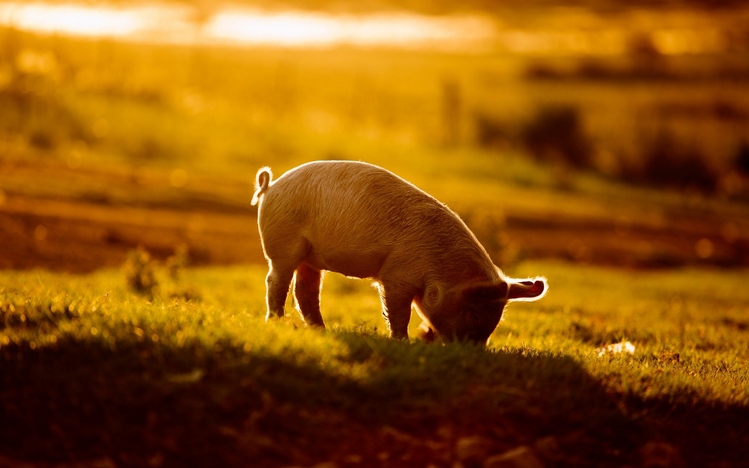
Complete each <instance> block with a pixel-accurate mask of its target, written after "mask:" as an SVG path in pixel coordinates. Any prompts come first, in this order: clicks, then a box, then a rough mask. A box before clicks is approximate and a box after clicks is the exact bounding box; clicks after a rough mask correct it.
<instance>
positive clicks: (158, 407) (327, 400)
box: [0, 332, 749, 466]
mask: <svg viewBox="0 0 749 468" xmlns="http://www.w3.org/2000/svg"><path fill="white" fill-rule="evenodd" d="M333 336H335V337H336V339H338V340H340V341H341V342H342V343H343V344H345V345H346V347H347V349H348V353H345V354H344V356H337V357H335V358H334V359H337V361H335V362H333V363H332V364H331V363H325V364H322V363H320V361H319V359H317V360H314V359H312V358H309V359H307V358H305V357H304V356H301V357H300V356H299V355H294V356H291V355H290V356H284V355H279V354H277V353H276V354H271V353H265V352H263V351H253V352H246V351H244V350H243V349H242V348H240V347H237V346H235V345H233V344H231V343H220V349H219V350H217V349H216V348H210V349H206V348H205V347H204V346H203V345H202V344H200V343H194V344H187V345H186V346H183V347H179V348H177V347H170V346H167V345H165V344H163V343H153V342H150V341H136V340H135V339H134V340H133V341H127V340H121V341H118V343H117V347H116V349H113V348H112V347H111V345H110V344H109V343H107V342H106V341H104V340H101V339H96V337H91V338H90V339H88V340H86V341H79V340H72V339H61V340H59V341H58V342H57V344H56V345H55V346H51V347H38V348H36V349H31V348H30V347H29V346H28V344H25V343H24V344H20V345H15V344H11V345H8V346H4V347H3V348H0V364H1V365H2V372H0V385H1V387H0V410H2V415H3V416H2V418H0V464H2V462H3V459H5V461H8V460H11V461H17V460H37V461H38V460H41V461H47V462H55V463H56V462H61V461H64V462H90V461H91V460H96V461H101V462H109V461H111V462H113V463H115V464H124V465H135V466H145V465H152V466H153V465H163V466H201V465H205V466H208V465H214V466H217V465H221V466H247V465H248V463H250V462H251V464H255V465H262V466H280V465H289V464H303V465H311V464H315V463H318V462H321V461H331V460H334V461H338V462H339V463H342V464H344V465H345V464H346V463H349V462H350V463H354V464H355V462H356V461H357V460H359V463H361V462H362V461H364V462H366V461H367V460H375V461H376V460H380V459H381V457H382V456H383V453H387V454H389V455H388V456H390V455H392V454H395V453H399V454H400V455H399V456H401V457H411V458H410V462H409V464H413V463H416V464H417V465H419V464H420V465H424V466H425V465H426V464H428V463H430V462H434V463H437V464H438V465H441V464H446V465H450V464H452V462H453V461H454V460H455V458H454V457H455V446H456V442H457V441H458V440H460V439H461V438H465V437H471V436H481V437H484V438H486V439H488V440H489V441H490V442H491V443H492V444H493V445H492V446H493V449H494V450H495V451H497V452H502V451H504V450H507V449H511V448H515V447H517V446H519V445H525V444H533V443H534V441H538V440H539V439H541V438H544V437H548V436H551V437H554V440H555V443H556V445H557V450H556V452H555V453H554V454H551V455H549V456H552V457H555V458H554V459H553V460H552V462H553V464H555V465H622V464H631V463H636V462H637V457H638V455H637V451H638V448H639V447H641V446H642V445H643V443H645V442H646V441H647V440H648V439H649V438H650V437H652V431H653V430H658V431H661V432H662V433H661V435H660V437H662V438H663V439H664V440H667V441H669V442H670V443H675V444H679V442H678V441H677V440H676V439H678V438H679V437H682V436H684V433H685V432H687V431H688V432H689V434H690V435H689V437H687V438H686V439H685V440H686V442H683V443H681V445H680V447H683V451H684V453H685V457H686V456H687V455H686V454H689V455H690V456H691V455H695V454H696V455H700V453H699V451H700V450H703V451H704V450H706V447H707V448H709V449H710V450H711V449H712V448H718V449H722V450H723V455H724V458H723V459H728V460H729V461H730V460H736V461H740V460H743V458H741V457H743V446H744V445H743V444H745V443H746V442H747V441H746V440H745V437H746V436H744V439H741V438H740V437H738V436H736V437H731V434H734V433H735V432H736V431H741V430H745V429H746V421H747V420H749V414H748V413H747V409H746V408H744V407H741V408H723V409H719V408H714V407H708V406H707V405H703V404H697V405H696V407H694V406H692V407H688V408H687V407H678V406H673V405H666V404H665V403H663V405H661V403H659V402H645V401H641V400H637V399H635V398H632V397H629V398H624V397H620V396H614V395H611V394H609V393H608V392H606V391H605V389H604V388H603V387H602V386H601V384H600V383H599V382H598V381H596V380H594V379H593V378H591V377H590V376H589V375H588V374H587V372H585V371H584V369H582V368H581V367H580V366H579V365H578V364H577V363H576V362H575V361H574V360H572V359H570V358H569V357H565V356H553V355H549V354H543V353H534V352H529V351H513V352H490V351H485V350H482V349H478V348H475V347H470V346H459V345H450V346H441V345H426V344H421V343H408V342H396V341H393V340H390V339H388V338H385V337H382V336H377V335H366V334H359V333H351V332H339V333H333ZM338 367H346V368H348V369H355V370H356V371H355V372H353V371H350V372H340V371H339V369H338ZM661 406H662V407H661ZM625 408H627V409H625ZM633 414H637V415H639V416H637V417H634V416H632V415H633ZM668 418H676V419H675V424H676V425H677V426H684V429H683V430H682V431H680V430H678V429H675V428H674V427H675V425H674V424H672V423H669V419H668ZM713 423H715V424H721V426H719V427H721V431H722V432H720V433H718V432H719V431H710V429H709V427H711V426H710V424H713ZM741 424H743V426H741ZM697 425H699V426H700V427H702V430H701V431H697V432H695V430H693V429H691V428H693V427H696V426H697ZM651 427H654V428H655V429H648V428H651ZM391 429H392V430H391ZM645 429H647V430H645ZM711 432H715V434H713V435H712V439H710V433H711ZM738 433H739V434H741V433H742V432H738ZM393 434H398V436H397V437H395V436H394V435H393ZM743 434H746V432H743ZM706 437H707V441H706V440H705V438H706ZM699 438H701V439H700V440H698V439H699ZM691 443H694V446H693V447H689V446H688V444H691ZM705 444H707V445H705ZM710 444H712V445H710ZM695 451H697V452H695ZM414 454H416V455H414ZM547 455H548V454H547ZM703 455H704V456H702V458H700V457H699V456H698V457H697V458H696V459H690V460H694V461H707V462H709V461H710V460H711V459H710V458H709V456H710V455H709V453H707V454H703ZM393 456H394V455H393ZM357 457H358V458H357ZM378 457H379V458H378ZM419 457H420V458H419ZM347 460H348V462H347ZM388 460H390V461H391V462H392V461H393V460H394V459H393V458H389V459H388ZM383 463H384V462H383ZM385 464H387V463H385ZM391 464H392V463H391Z"/></svg>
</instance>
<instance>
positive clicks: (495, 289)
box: [463, 281, 507, 302]
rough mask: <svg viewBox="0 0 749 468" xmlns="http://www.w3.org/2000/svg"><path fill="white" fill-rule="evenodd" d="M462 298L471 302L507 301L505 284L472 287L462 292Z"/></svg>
mask: <svg viewBox="0 0 749 468" xmlns="http://www.w3.org/2000/svg"><path fill="white" fill-rule="evenodd" d="M463 297H464V298H465V299H466V300H468V301H471V302H499V301H504V300H506V299H507V283H505V282H504V281H503V282H501V283H498V284H491V283H488V284H478V285H472V286H469V287H468V288H466V289H465V290H463Z"/></svg>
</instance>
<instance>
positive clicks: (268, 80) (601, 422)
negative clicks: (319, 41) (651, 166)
mask: <svg viewBox="0 0 749 468" xmlns="http://www.w3.org/2000/svg"><path fill="white" fill-rule="evenodd" d="M558 21H560V23H561V22H563V21H562V20H558ZM619 21H625V20H624V19H619ZM625 22H626V21H625ZM0 41H1V42H2V44H3V47H2V48H1V49H0V108H2V109H3V111H2V112H0V208H1V210H0V223H1V224H0V236H6V235H7V236H10V237H9V238H8V239H6V238H5V237H0V248H2V249H4V250H2V251H1V252H2V253H3V255H11V254H14V255H16V257H18V258H15V257H14V258H15V260H18V261H19V262H20V263H18V264H20V265H23V266H28V265H32V266H33V265H35V264H36V263H33V262H29V263H24V262H23V261H25V259H24V258H23V257H24V255H25V256H26V257H31V256H34V255H36V256H39V257H42V256H44V255H47V256H48V257H49V258H47V260H49V262H48V263H41V264H44V265H50V266H51V267H53V268H59V269H60V270H62V271H67V270H72V269H74V267H76V266H81V268H80V269H79V270H76V271H90V270H92V269H95V268H97V267H99V266H101V265H102V264H106V265H110V266H111V265H116V264H117V263H116V262H117V261H118V259H119V258H120V257H119V256H120V255H121V254H122V258H124V252H125V251H126V249H129V248H134V247H135V246H137V245H138V244H145V245H147V246H148V248H149V249H150V250H151V251H152V253H153V254H154V255H156V256H158V257H159V258H161V257H166V256H168V255H169V253H168V252H171V250H172V248H173V247H174V246H175V245H179V244H180V243H181V242H186V243H189V244H190V249H191V254H193V255H194V256H195V257H200V258H196V260H197V261H196V263H200V264H203V265H204V264H212V263H213V265H212V266H205V267H200V268H189V269H183V268H180V265H179V264H173V265H175V268H174V269H173V270H172V271H171V272H170V270H169V269H168V268H167V267H166V266H163V265H156V264H155V263H153V262H151V261H150V260H148V259H147V258H145V257H143V256H141V257H140V258H141V264H140V266H139V267H138V266H137V265H136V266H135V267H134V268H135V269H134V270H133V269H131V270H127V269H124V271H123V270H117V269H102V270H97V271H94V272H92V273H88V274H85V275H70V274H66V273H63V272H51V271H42V270H27V271H0V370H1V372H0V408H2V416H0V465H6V464H7V465H14V464H20V463H23V462H24V461H31V462H32V463H36V464H40V465H41V466H56V465H58V464H61V463H62V464H81V465H93V464H97V465H107V466H111V465H135V466H146V465H148V466H184V465H199V466H202V465H206V466H207V465H222V466H248V465H250V464H252V465H258V466H289V465H297V466H298V465H302V466H311V465H315V464H318V463H332V464H335V465H337V466H350V465H359V466H377V465H381V466H428V465H430V464H432V465H436V466H459V465H462V466H465V467H470V466H481V465H482V464H483V463H484V462H485V461H486V460H487V459H488V458H489V457H490V456H493V455H499V454H505V453H507V452H508V451H512V450H515V449H518V448H520V447H527V448H529V450H530V453H532V454H533V455H532V456H533V457H535V458H537V459H538V460H540V461H541V462H543V463H544V464H546V465H549V466H638V465H646V466H647V465H660V466H663V465H668V466H681V465H685V464H686V465H694V466H738V465H742V464H745V463H746V461H745V448H744V447H745V446H746V445H747V443H748V442H749V440H748V439H747V438H748V436H747V434H749V423H747V421H749V379H748V377H749V371H748V370H747V363H748V362H749V351H747V350H749V335H748V334H747V330H749V320H748V319H747V311H748V310H749V292H747V289H746V288H745V277H746V273H747V271H746V270H745V269H733V270H728V269H723V270H719V269H709V268H703V269H697V268H684V269H670V270H652V271H650V270H628V269H625V268H619V269H616V268H603V267H595V266H590V265H582V264H580V263H579V262H577V263H565V262H563V261H560V260H552V259H546V260H540V259H531V260H528V256H527V255H525V254H524V252H514V253H513V252H511V251H512V249H513V248H515V249H516V250H517V247H513V244H512V242H511V241H513V240H515V241H517V239H510V240H509V241H508V239H505V238H504V237H500V236H499V235H498V232H502V233H503V234H504V233H505V231H508V232H514V233H516V235H518V236H525V237H529V238H534V239H535V238H541V240H540V242H539V241H538V239H535V240H536V242H539V243H540V244H543V245H542V247H546V246H547V245H553V246H555V247H557V249H556V250H554V251H553V252H557V256H558V257H564V254H558V252H560V251H561V252H564V251H565V249H566V250H568V251H569V250H573V251H574V250H575V249H577V247H576V245H582V246H583V247H586V245H585V244H584V243H583V241H585V242H589V243H590V244H589V245H591V246H592V245H593V244H592V241H591V239H592V238H593V237H595V238H596V239H603V245H602V246H599V250H595V251H594V254H590V255H588V256H587V257H585V256H580V257H579V258H581V259H583V260H587V261H589V262H595V261H599V262H605V261H607V259H608V257H607V255H611V254H607V253H606V249H609V248H611V247H610V246H609V243H610V244H611V245H621V244H632V246H634V247H636V249H635V250H632V251H631V252H635V253H632V254H631V255H632V256H634V255H635V254H637V255H639V250H643V251H645V252H646V253H645V256H646V257H647V256H648V255H650V256H652V257H653V258H654V260H653V261H651V262H649V263H647V262H646V263H645V264H647V265H649V266H653V265H663V264H669V265H684V264H687V265H694V264H695V263H694V262H692V261H690V260H685V261H684V262H683V263H682V262H676V261H675V260H674V259H673V258H671V257H668V256H667V254H669V255H670V252H671V251H670V250H666V249H665V247H663V244H666V246H667V247H673V246H676V245H681V244H683V245H685V246H686V247H685V249H686V251H687V254H686V255H687V256H691V257H694V256H695V254H694V253H693V252H692V250H693V247H694V246H695V242H698V241H699V242H703V243H704V241H708V245H709V246H714V248H715V252H716V255H715V256H716V257H718V255H717V254H718V253H721V252H722V251H721V250H720V249H725V252H722V255H723V257H721V258H723V260H725V259H726V258H727V259H728V260H730V262H729V261H722V260H721V261H722V264H731V265H746V261H747V259H746V252H747V248H746V246H747V244H746V236H745V232H747V229H748V228H749V227H748V226H749V225H747V221H746V220H747V219H749V217H747V207H746V204H744V203H742V201H741V200H742V199H741V198H740V195H741V193H740V187H739V188H736V189H735V190H734V191H733V192H731V191H726V192H725V193H718V195H719V196H708V195H704V194H702V195H700V194H694V193H691V194H689V193H688V194H684V193H680V192H677V191H668V192H666V191H660V190H658V189H655V188H650V189H643V188H642V187H636V186H629V185H625V184H623V183H621V182H619V183H617V182H613V181H612V179H611V177H610V175H611V174H613V173H614V172H616V171H615V170H616V166H617V164H623V162H627V161H630V160H634V161H638V160H639V159H640V158H642V157H643V155H646V154H648V149H649V147H648V138H650V136H651V135H653V134H655V135H656V136H657V134H658V131H659V130H663V131H664V132H666V133H668V135H671V136H673V137H674V138H676V139H678V140H679V142H680V143H682V144H683V143H684V142H686V144H688V145H690V147H691V145H692V144H694V145H693V146H694V147H695V148H698V149H699V150H700V154H702V155H704V156H705V157H708V158H709V159H710V161H711V164H713V165H715V166H717V167H723V168H725V167H728V166H729V165H730V159H731V157H732V156H733V154H734V152H735V147H736V144H737V142H740V141H743V140H746V139H747V138H749V135H748V134H747V133H746V126H745V125H743V124H745V123H746V115H747V110H746V109H749V101H747V95H746V93H745V92H744V83H743V81H745V75H741V74H740V73H738V72H737V73H738V74H737V75H736V76H738V78H736V79H735V80H723V79H722V78H721V77H720V76H713V75H711V70H713V65H711V63H712V62H711V61H712V60H715V62H716V63H717V64H718V65H720V64H722V63H724V62H723V61H725V60H728V59H727V58H726V57H714V58H709V60H708V58H705V57H696V56H695V57H692V56H684V57H679V58H675V57H674V58H669V59H666V58H665V57H661V59H660V60H661V63H660V65H661V66H664V67H666V71H667V72H668V73H665V74H664V75H663V76H660V77H656V78H657V79H649V78H647V77H645V76H640V75H638V74H637V73H636V72H637V70H636V69H631V70H630V68H627V66H628V63H629V62H628V61H629V60H630V57H621V58H611V59H603V58H602V59H599V60H598V61H596V62H595V63H593V64H592V65H594V66H595V67H598V68H595V70H599V72H600V70H603V71H605V72H606V73H608V75H607V74H606V73H603V75H602V76H598V77H595V76H593V75H591V74H590V73H591V72H590V70H591V68H590V65H591V64H588V68H585V65H586V64H585V63H584V61H582V62H581V61H580V60H581V59H579V58H576V57H560V58H557V59H551V58H548V57H546V58H544V57H536V58H533V59H529V58H527V57H525V58H524V57H517V56H512V55H503V54H494V55H458V54H439V53H430V52H411V51H409V52H403V51H391V50H368V51H366V53H362V52H361V51H359V50H352V49H346V48H341V49H336V50H283V51H279V50H275V49H251V50H248V49H219V48H212V47H195V48H190V47H168V46H152V45H147V44H126V43H117V42H112V41H107V40H92V41H88V40H80V39H70V38H64V37H42V36H35V35H31V34H25V33H22V32H19V31H16V30H8V29H3V30H0ZM743 55H745V52H741V51H739V52H737V53H736V57H733V58H731V60H734V61H737V62H738V61H740V59H741V57H743ZM705 60H708V61H709V62H710V63H707V62H705ZM706 63H707V64H706ZM742 66H743V65H742ZM534 67H536V68H534ZM539 67H540V68H539ZM544 67H546V68H547V71H546V72H545V73H546V74H545V75H544V76H541V77H539V76H536V77H535V78H534V77H531V75H532V73H531V72H532V71H533V70H534V69H536V70H539V69H543V68H544ZM622 67H623V68H622ZM716 67H717V68H715V69H716V70H717V69H719V68H720V67H718V66H717V65H716ZM620 68H622V69H625V70H629V71H628V72H627V73H629V75H626V76H624V77H623V76H620V75H617V74H616V73H617V72H616V70H618V69H620ZM744 68H745V67H744ZM744 68H740V69H738V68H737V70H738V71H739V72H742V70H744ZM585 70H588V71H587V72H586V71H585ZM595 70H594V71H595ZM632 70H634V71H632ZM695 70H696V71H697V72H699V73H698V75H699V79H691V78H690V76H691V75H690V73H692V72H693V71H695ZM585 73H588V74H587V75H586V74H585ZM742 73H743V72H742ZM718 75H719V74H718ZM739 75H740V76H739ZM449 90H452V91H450V92H448V91H449ZM456 90H457V91H456ZM450 93H452V97H449V96H447V94H450ZM456 96H457V97H456ZM727 103H728V104H730V105H727ZM555 106H561V108H565V109H574V110H575V111H576V112H579V114H575V115H579V116H580V120H579V125H580V128H579V130H580V132H582V134H583V136H584V137H585V138H587V140H588V143H589V144H590V148H591V157H592V158H593V160H594V161H597V163H596V164H598V163H601V161H603V163H601V164H599V165H600V166H601V168H602V169H605V168H606V167H608V170H609V172H607V171H605V170H604V171H603V172H604V174H603V175H602V174H597V173H594V172H574V171H570V170H569V169H568V168H565V167H563V165H562V167H560V166H558V165H555V164H551V163H549V160H536V161H534V160H532V159H531V158H528V157H527V156H528V154H527V153H528V149H527V148H523V147H522V145H520V146H519V145H518V141H517V136H518V135H522V134H523V133H524V129H526V130H527V128H529V126H532V124H533V119H534V118H535V117H534V115H543V112H544V110H545V109H550V108H555ZM715 109H718V110H721V109H723V110H722V111H721V112H722V113H721V112H718V113H716V111H715ZM725 109H728V111H726V110H725ZM448 113H449V114H451V115H452V117H453V119H452V120H451V119H447V118H446V117H445V115H446V114H448ZM719 114H720V115H719ZM478 115H482V116H483V118H486V119H488V120H486V122H488V123H487V125H488V126H487V129H488V131H489V133H490V135H489V137H491V138H489V140H487V145H485V146H482V144H480V142H479V141H477V136H476V132H477V128H476V126H477V125H478V120H477V119H478V117H477V116H478ZM664 116H665V117H664ZM492 132H494V133H492ZM447 137H450V138H447ZM552 152H553V151H552ZM321 158H326V159H328V158H330V159H335V158H338V159H362V160H366V161H368V162H372V163H375V164H379V165H382V166H384V167H387V168H388V169H391V170H393V171H394V172H396V173H398V174H400V175H402V176H404V177H405V178H407V179H408V180H411V181H412V182H414V183H416V184H417V185H418V186H420V187H422V188H424V189H425V190H427V191H428V192H429V193H432V194H433V195H435V196H436V197H437V198H438V199H440V200H442V201H444V202H446V203H447V204H448V205H449V206H451V207H452V208H453V209H455V210H456V211H457V212H459V213H460V214H461V216H463V217H464V218H465V219H466V222H467V223H468V224H469V226H470V227H471V228H472V229H473V230H474V231H475V232H476V234H477V236H478V237H479V239H481V241H482V242H484V244H485V245H486V246H487V248H488V249H489V250H490V251H491V252H492V255H495V256H496V254H501V255H503V258H504V261H502V262H500V264H501V265H502V266H503V267H504V268H505V269H506V270H507V273H508V274H510V275H514V276H519V277H521V276H534V275H538V274H541V275H545V276H546V277H547V278H548V279H549V282H550V285H551V290H550V292H549V294H548V296H547V297H545V298H544V299H543V300H542V301H540V302H536V303H531V304H517V305H513V306H511V307H510V308H509V309H508V310H507V311H506V315H505V318H504V320H503V322H502V323H501V324H500V326H499V328H498V329H497V330H496V331H495V333H494V335H493V337H492V340H491V343H490V346H489V348H488V349H478V348H475V347H471V346H466V345H461V344H451V345H446V346H443V345H426V344H423V343H420V342H411V341H403V342H396V341H392V340H390V339H388V338H387V337H386V333H385V330H384V321H383V319H382V317H381V316H380V305H379V301H378V298H377V295H376V293H375V291H373V290H372V288H371V287H370V286H369V285H368V284H366V282H361V281H352V280H347V279H345V278H341V277H339V276H337V275H328V276H327V277H326V281H325V288H324V290H323V315H324V317H325V319H326V321H327V324H328V330H327V331H326V332H319V331H315V330H309V329H306V328H305V327H304V326H303V324H302V323H301V321H300V320H299V318H298V317H296V315H295V314H290V315H289V316H288V317H287V318H286V319H284V320H281V321H276V322H272V323H265V321H264V320H263V316H264V307H265V306H264V298H263V296H264V279H263V278H264V275H265V268H264V266H261V265H255V264H252V265H239V266H237V265H229V266H217V265H216V264H217V263H231V262H236V261H237V259H238V258H239V259H242V260H243V261H250V260H249V259H252V258H255V259H259V258H260V257H259V242H256V240H257V239H250V240H251V241H252V242H250V240H248V239H249V236H250V235H251V232H252V233H254V226H253V222H254V219H253V216H252V211H251V209H250V208H249V206H248V204H249V198H250V196H251V191H252V189H251V185H252V182H253V181H252V178H253V175H254V173H255V171H256V170H257V168H258V167H260V166H263V165H271V166H272V168H273V170H274V172H275V173H276V175H280V174H281V173H283V172H284V171H285V170H287V169H289V168H291V167H293V166H295V165H297V164H299V163H302V162H306V161H309V160H312V159H321ZM604 163H606V164H604ZM607 164H608V166H607ZM606 174H608V175H606ZM739 182H740V181H739ZM736 184H738V182H736ZM745 185H746V184H745ZM744 200H745V199H744ZM549 220H551V221H555V222H556V223H557V224H554V223H546V224H545V223H544V222H545V221H549ZM512 223H515V225H512ZM40 227H41V228H42V230H41V231H40V230H39V229H40ZM511 229H515V231H511ZM565 229H566V230H565ZM586 229H587V230H588V231H586ZM596 229H598V230H596ZM40 232H41V233H42V234H43V235H39V233H40ZM517 233H520V234H517ZM725 233H728V234H725ZM585 235H587V236H589V237H585ZM638 236H639V237H638ZM721 236H722V237H721ZM534 239H531V240H534ZM581 239H582V240H581ZM6 240H7V243H6ZM521 240H523V239H521ZM656 241H657V242H661V244H656ZM710 242H712V243H710ZM576 243H577V244H576ZM529 245H532V244H529ZM729 247H730V249H729ZM157 248H158V252H156V251H155V250H157ZM253 249H254V250H253ZM658 249H663V251H660V250H658ZM711 249H712V247H711ZM578 250H579V249H578ZM583 250H584V249H583ZM14 251H17V252H14ZM250 251H251V252H250ZM539 251H540V252H544V250H543V249H538V248H537V250H536V252H539ZM649 251H652V252H650V253H648V252H649ZM18 252H20V254H18ZM631 252H630V253H631ZM157 254H158V255H157ZM136 255H138V254H133V256H131V258H137V257H136ZM547 255H548V254H547ZM568 256H569V255H568ZM531 257H532V256H531ZM572 257H575V258H578V257H576V256H575V255H574V252H573V255H572ZM19 258H20V260H19ZM611 258H613V259H614V260H616V259H618V258H620V257H616V255H614V256H612V257H611ZM50 259H51V260H50ZM659 259H660V260H659ZM614 260H610V259H608V261H611V262H613V261H614ZM702 260H704V261H706V259H702ZM659 262H660V263H659ZM669 262H670V263H669ZM716 263H720V262H716ZM15 264H16V263H11V265H15ZM84 264H85V265H84ZM635 264H636V263H635ZM702 264H704V263H702ZM131 266H132V264H131ZM149 268H154V270H153V275H154V276H151V275H150V274H149V273H147V272H148V271H150V270H149ZM139 273H146V274H145V275H142V276H141V275H139ZM128 282H129V283H128ZM128 284H130V285H131V286H132V287H137V289H140V293H138V292H135V291H133V290H132V289H131V287H129V286H128ZM290 309H291V304H289V310H290ZM414 322H416V323H412V330H411V331H412V332H413V331H414V329H413V327H414V326H415V325H417V324H418V322H417V321H416V320H414ZM627 341H629V342H631V343H632V344H633V345H634V347H635V351H634V353H633V354H628V353H620V354H614V353H611V352H605V351H604V352H601V349H605V347H606V346H608V345H611V344H616V343H622V342H627Z"/></svg>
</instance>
